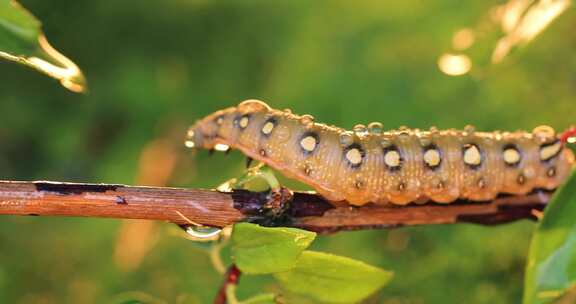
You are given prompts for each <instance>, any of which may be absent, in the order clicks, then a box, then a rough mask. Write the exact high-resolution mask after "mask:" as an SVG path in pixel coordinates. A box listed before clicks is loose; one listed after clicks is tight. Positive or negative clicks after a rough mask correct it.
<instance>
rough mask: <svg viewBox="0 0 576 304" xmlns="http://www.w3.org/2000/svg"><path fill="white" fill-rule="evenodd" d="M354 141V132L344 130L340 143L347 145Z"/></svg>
mask: <svg viewBox="0 0 576 304" xmlns="http://www.w3.org/2000/svg"><path fill="white" fill-rule="evenodd" d="M353 143H354V135H353V133H352V132H343V133H341V134H340V145H342V146H343V147H347V146H349V145H351V144H353Z"/></svg>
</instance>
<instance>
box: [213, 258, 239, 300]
mask: <svg viewBox="0 0 576 304" xmlns="http://www.w3.org/2000/svg"><path fill="white" fill-rule="evenodd" d="M241 274H242V272H241V271H240V269H238V267H236V265H235V264H232V265H230V268H228V271H226V276H225V278H224V282H223V283H222V287H220V290H219V291H218V294H217V295H216V299H214V304H226V302H227V299H226V289H227V288H228V286H229V285H238V281H239V280H240V275H241Z"/></svg>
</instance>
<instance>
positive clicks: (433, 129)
mask: <svg viewBox="0 0 576 304" xmlns="http://www.w3.org/2000/svg"><path fill="white" fill-rule="evenodd" d="M430 132H431V133H438V127H436V126H431V127H430Z"/></svg>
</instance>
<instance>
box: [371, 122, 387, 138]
mask: <svg viewBox="0 0 576 304" xmlns="http://www.w3.org/2000/svg"><path fill="white" fill-rule="evenodd" d="M383 129H384V126H382V124H381V123H379V122H371V123H369V124H368V132H370V133H371V134H375V135H379V134H382V131H383Z"/></svg>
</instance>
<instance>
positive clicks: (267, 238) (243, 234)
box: [232, 223, 316, 274]
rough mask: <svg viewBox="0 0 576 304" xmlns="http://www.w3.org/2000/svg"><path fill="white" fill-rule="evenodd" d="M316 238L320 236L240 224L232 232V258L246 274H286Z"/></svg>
mask: <svg viewBox="0 0 576 304" xmlns="http://www.w3.org/2000/svg"><path fill="white" fill-rule="evenodd" d="M314 238H316V233H314V232H310V231H306V230H300V229H295V228H268V227H261V226H258V225H256V224H250V223H239V224H236V225H234V230H233V231H232V255H233V257H234V260H235V263H236V265H237V266H238V268H239V269H240V270H241V271H242V272H243V273H245V274H267V273H274V272H280V271H286V270H289V269H291V268H292V267H294V265H295V264H296V260H297V259H298V257H300V254H301V253H302V251H304V249H306V248H308V246H309V245H310V243H312V241H313V240H314Z"/></svg>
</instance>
